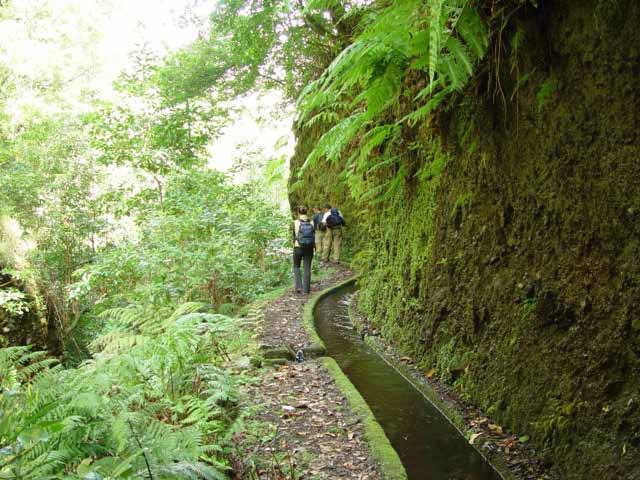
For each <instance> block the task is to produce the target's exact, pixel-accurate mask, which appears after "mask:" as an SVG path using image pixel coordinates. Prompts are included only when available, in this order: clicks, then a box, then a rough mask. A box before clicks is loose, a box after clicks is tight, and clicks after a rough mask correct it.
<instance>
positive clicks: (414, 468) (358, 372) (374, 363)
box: [315, 287, 501, 480]
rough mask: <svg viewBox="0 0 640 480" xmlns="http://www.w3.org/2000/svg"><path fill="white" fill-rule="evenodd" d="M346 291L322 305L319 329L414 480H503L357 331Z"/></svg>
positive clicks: (350, 289)
mask: <svg viewBox="0 0 640 480" xmlns="http://www.w3.org/2000/svg"><path fill="white" fill-rule="evenodd" d="M353 291H354V288H353V287H347V288H346V289H343V290H341V291H339V292H337V293H334V294H332V295H329V296H328V297H326V298H324V299H323V300H321V301H320V303H319V304H318V306H317V307H316V311H315V322H316V328H317V329H318V333H319V334H320V337H322V339H323V340H324V342H325V343H326V346H327V350H328V353H327V354H328V355H329V356H331V357H333V358H334V359H335V360H336V362H338V365H340V368H342V370H343V371H344V372H345V374H346V375H347V376H348V377H349V379H350V380H351V382H352V383H353V384H354V385H355V387H356V388H357V389H358V391H359V392H360V394H361V395H362V396H363V397H364V399H365V400H366V401H367V403H368V404H369V406H370V407H371V410H372V411H373V413H374V415H375V417H376V419H377V420H378V422H379V423H380V424H381V425H382V428H383V429H384V431H385V433H386V434H387V437H388V438H389V440H390V441H391V444H392V445H393V447H394V448H395V449H396V451H397V452H398V455H399V456H400V459H401V460H402V463H403V464H404V466H405V469H406V471H407V474H408V476H409V480H500V478H501V477H500V476H499V475H498V474H497V473H496V471H495V470H494V469H493V468H492V467H491V466H490V465H489V464H487V463H486V462H485V461H484V460H483V458H482V457H481V456H480V454H478V452H476V451H475V450H474V449H473V448H472V447H471V446H470V445H469V444H468V443H467V442H466V440H465V439H464V438H463V437H462V436H461V435H460V433H459V432H458V431H457V430H456V429H455V428H454V427H453V426H452V425H451V424H450V423H449V422H448V421H447V419H446V418H445V417H444V416H443V415H442V414H441V413H440V412H439V411H438V410H437V409H436V408H435V407H434V406H433V405H432V404H431V403H430V402H429V401H428V400H426V399H425V398H424V396H423V395H422V394H421V393H420V392H419V391H418V390H416V389H415V388H414V387H413V385H411V383H410V382H408V381H407V380H406V379H405V378H404V377H403V376H402V375H400V374H399V373H398V372H397V371H396V370H395V369H394V368H393V367H391V366H390V365H388V364H387V363H386V362H385V361H384V360H383V359H382V358H381V357H380V356H379V355H378V354H377V353H375V352H374V351H373V350H372V349H371V348H370V347H369V346H367V345H366V344H365V343H364V342H363V341H362V340H361V339H360V336H359V335H358V334H357V333H356V332H355V331H354V330H353V327H352V324H351V322H350V320H349V315H348V305H347V301H346V300H347V298H348V295H349V294H350V293H352V292H353Z"/></svg>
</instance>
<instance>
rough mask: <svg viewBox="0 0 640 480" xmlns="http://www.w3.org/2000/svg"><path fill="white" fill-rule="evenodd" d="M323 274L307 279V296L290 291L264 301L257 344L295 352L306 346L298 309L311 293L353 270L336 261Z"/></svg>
mask: <svg viewBox="0 0 640 480" xmlns="http://www.w3.org/2000/svg"><path fill="white" fill-rule="evenodd" d="M326 273H327V275H326V276H324V277H322V278H319V279H317V280H315V281H313V280H312V282H311V293H310V294H309V295H304V294H299V293H296V292H295V291H293V290H290V291H288V292H287V293H285V294H284V295H283V296H282V297H280V298H278V299H277V300H274V301H273V302H271V303H269V304H267V305H266V306H265V307H264V308H263V309H262V312H263V315H264V320H263V322H262V324H261V325H260V327H259V329H258V343H259V344H260V345H261V347H262V348H265V349H266V348H282V347H284V348H288V347H291V348H292V349H293V350H294V351H298V350H299V349H301V348H303V347H308V346H309V345H310V340H309V335H307V332H306V331H305V329H304V326H303V324H302V310H303V309H304V305H305V303H307V300H308V299H309V297H310V296H311V295H313V294H314V293H317V292H321V291H322V290H325V289H326V288H328V287H330V286H331V285H334V284H336V283H339V282H340V281H342V280H346V279H347V278H349V277H351V276H353V272H351V271H350V270H349V269H347V268H346V267H344V266H343V265H340V264H335V265H332V266H331V267H330V270H328V271H326Z"/></svg>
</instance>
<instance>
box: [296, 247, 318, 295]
mask: <svg viewBox="0 0 640 480" xmlns="http://www.w3.org/2000/svg"><path fill="white" fill-rule="evenodd" d="M311 260H313V245H310V246H308V247H295V248H294V249H293V276H294V278H295V282H296V290H302V291H303V292H304V293H309V291H310V290H311ZM301 262H302V263H303V264H304V282H303V280H302V275H301V274H300V263H301Z"/></svg>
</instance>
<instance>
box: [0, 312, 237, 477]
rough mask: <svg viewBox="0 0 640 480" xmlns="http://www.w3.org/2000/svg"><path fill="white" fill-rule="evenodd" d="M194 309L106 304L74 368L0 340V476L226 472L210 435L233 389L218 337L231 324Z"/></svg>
mask: <svg viewBox="0 0 640 480" xmlns="http://www.w3.org/2000/svg"><path fill="white" fill-rule="evenodd" d="M198 308H202V306H201V305H199V306H198ZM193 309H194V306H193V305H185V306H183V307H181V308H179V309H178V310H176V311H175V312H174V313H173V314H172V315H170V316H168V317H166V318H160V319H158V317H154V318H153V319H146V320H145V321H141V320H142V318H141V317H134V316H131V315H123V314H122V312H110V313H109V314H108V315H107V316H108V318H109V320H108V322H107V326H108V328H107V329H108V330H109V333H108V334H106V335H105V336H102V337H100V338H99V339H98V340H97V341H96V342H95V345H96V351H95V354H94V357H93V359H92V360H89V361H87V362H85V363H83V364H82V365H81V366H80V367H79V368H77V369H71V370H63V369H62V367H61V366H60V365H57V364H56V361H55V360H52V359H48V358H46V356H45V355H44V354H42V353H40V352H35V353H32V352H30V351H29V349H28V348H27V347H12V348H5V349H1V350H0V379H1V382H2V383H1V385H0V386H1V387H2V392H1V394H0V411H2V412H3V416H2V419H1V421H0V445H1V446H2V449H1V450H0V476H2V478H22V479H42V478H60V476H61V475H65V478H141V477H146V476H148V472H150V473H151V474H152V475H154V478H185V479H191V478H194V479H222V478H226V476H225V474H224V471H225V468H226V467H225V466H224V463H222V461H221V460H220V454H221V451H220V448H219V447H218V446H217V445H216V443H218V442H219V441H220V440H219V439H220V438H222V437H223V436H224V435H225V433H226V429H227V428H228V427H229V425H230V422H231V420H232V418H233V411H232V409H231V410H230V408H229V406H230V405H231V406H232V405H234V404H235V402H236V395H237V393H236V387H235V382H234V381H233V380H232V379H231V378H230V377H229V376H228V375H227V374H226V373H225V372H224V371H223V370H221V369H220V364H221V362H222V361H224V360H226V359H227V358H229V354H230V353H232V352H229V351H227V350H223V349H221V345H223V344H225V343H226V338H227V337H228V336H229V335H233V336H237V334H238V325H237V321H235V320H233V319H230V318H228V317H224V316H221V315H213V314H210V313H188V312H191V311H193ZM134 332H135V333H134ZM127 339H128V340H127Z"/></svg>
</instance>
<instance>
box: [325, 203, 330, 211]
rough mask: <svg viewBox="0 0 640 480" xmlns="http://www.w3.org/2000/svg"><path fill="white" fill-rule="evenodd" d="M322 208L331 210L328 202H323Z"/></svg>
mask: <svg viewBox="0 0 640 480" xmlns="http://www.w3.org/2000/svg"><path fill="white" fill-rule="evenodd" d="M324 209H325V210H327V211H328V210H331V205H329V204H328V203H327V204H325V206H324Z"/></svg>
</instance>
